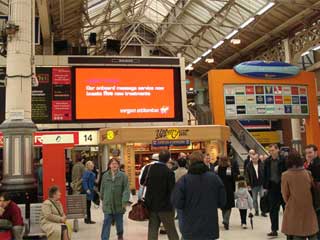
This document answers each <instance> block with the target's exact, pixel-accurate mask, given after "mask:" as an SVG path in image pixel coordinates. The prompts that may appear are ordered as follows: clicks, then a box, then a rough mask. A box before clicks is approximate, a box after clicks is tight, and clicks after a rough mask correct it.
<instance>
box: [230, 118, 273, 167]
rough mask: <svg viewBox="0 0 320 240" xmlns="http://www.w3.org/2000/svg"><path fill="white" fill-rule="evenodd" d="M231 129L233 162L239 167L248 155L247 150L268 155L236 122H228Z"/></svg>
mask: <svg viewBox="0 0 320 240" xmlns="http://www.w3.org/2000/svg"><path fill="white" fill-rule="evenodd" d="M227 125H228V126H229V127H230V129H231V135H232V136H231V138H230V140H231V146H232V150H233V155H234V158H235V160H237V161H238V163H239V165H240V166H241V165H242V164H243V162H244V160H245V159H246V157H247V155H248V150H249V149H255V150H256V153H258V154H259V155H268V152H267V151H266V150H265V148H264V147H263V146H262V145H261V144H260V143H259V142H258V141H257V140H256V139H255V138H254V137H253V136H252V135H251V134H250V132H249V131H248V130H247V129H245V128H244V127H243V126H242V124H241V123H240V122H239V121H238V120H228V121H227Z"/></svg>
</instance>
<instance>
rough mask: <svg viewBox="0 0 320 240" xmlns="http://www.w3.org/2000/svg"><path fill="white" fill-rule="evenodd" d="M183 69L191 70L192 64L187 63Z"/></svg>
mask: <svg viewBox="0 0 320 240" xmlns="http://www.w3.org/2000/svg"><path fill="white" fill-rule="evenodd" d="M185 70H190V71H192V70H193V67H192V64H189V65H188V66H187V67H186V69H185Z"/></svg>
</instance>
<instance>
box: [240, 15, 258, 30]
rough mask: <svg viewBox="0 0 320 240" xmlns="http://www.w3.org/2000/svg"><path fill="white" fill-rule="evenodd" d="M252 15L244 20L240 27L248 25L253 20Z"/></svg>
mask: <svg viewBox="0 0 320 240" xmlns="http://www.w3.org/2000/svg"><path fill="white" fill-rule="evenodd" d="M254 19H255V18H254V17H252V18H249V19H248V20H247V21H245V22H244V23H242V24H241V26H240V28H245V27H246V26H248V25H249V24H250V23H252V22H253V21H254Z"/></svg>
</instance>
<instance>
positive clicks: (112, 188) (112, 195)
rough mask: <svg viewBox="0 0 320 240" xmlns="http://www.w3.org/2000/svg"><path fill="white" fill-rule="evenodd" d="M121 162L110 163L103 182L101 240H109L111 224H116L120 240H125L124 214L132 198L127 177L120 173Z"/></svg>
mask: <svg viewBox="0 0 320 240" xmlns="http://www.w3.org/2000/svg"><path fill="white" fill-rule="evenodd" d="M119 168H120V162H119V161H118V160H117V159H115V158H113V159H111V160H110V161H109V163H108V169H109V170H108V171H107V172H106V173H105V174H104V175H103V177H102V182H101V199H102V206H103V213H104V221H103V227H102V233H101V240H109V237H110V228H111V224H112V222H113V221H114V222H115V224H116V229H117V235H118V240H123V214H124V213H125V211H126V207H127V205H128V202H129V198H130V190H129V181H128V177H127V175H126V174H125V173H124V172H122V171H120V169H119Z"/></svg>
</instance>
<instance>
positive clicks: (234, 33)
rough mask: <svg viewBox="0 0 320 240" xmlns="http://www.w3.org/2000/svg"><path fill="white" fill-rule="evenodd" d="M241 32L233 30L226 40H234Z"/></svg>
mask: <svg viewBox="0 0 320 240" xmlns="http://www.w3.org/2000/svg"><path fill="white" fill-rule="evenodd" d="M238 32H239V31H238V30H233V31H232V32H231V33H230V34H229V35H228V36H226V39H230V38H232V37H233V36H234V35H236V34H237V33H238Z"/></svg>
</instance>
